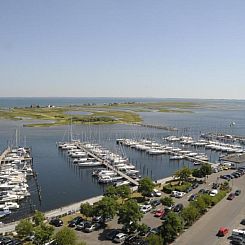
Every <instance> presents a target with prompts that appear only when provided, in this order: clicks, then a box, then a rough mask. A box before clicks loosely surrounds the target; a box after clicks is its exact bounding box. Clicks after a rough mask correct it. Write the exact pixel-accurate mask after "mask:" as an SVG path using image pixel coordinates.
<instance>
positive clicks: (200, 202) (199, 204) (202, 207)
mask: <svg viewBox="0 0 245 245" xmlns="http://www.w3.org/2000/svg"><path fill="white" fill-rule="evenodd" d="M191 205H193V206H194V207H196V208H197V210H198V212H199V213H200V214H204V213H205V212H206V210H207V207H208V205H207V204H206V203H205V201H204V199H203V198H202V196H200V197H198V198H197V199H196V200H195V202H192V204H191Z"/></svg>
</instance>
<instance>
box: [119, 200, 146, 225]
mask: <svg viewBox="0 0 245 245" xmlns="http://www.w3.org/2000/svg"><path fill="white" fill-rule="evenodd" d="M142 217H143V214H142V213H141V212H140V208H139V205H138V203H137V202H136V201H134V200H128V201H126V202H125V203H124V204H122V205H121V206H120V208H119V212H118V223H119V224H123V225H124V226H125V228H126V229H131V228H132V227H136V226H137V225H138V222H139V221H140V220H141V218H142Z"/></svg>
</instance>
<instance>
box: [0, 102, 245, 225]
mask: <svg viewBox="0 0 245 245" xmlns="http://www.w3.org/2000/svg"><path fill="white" fill-rule="evenodd" d="M159 101H179V102H181V101H184V102H198V103H200V104H202V106H201V108H195V109H192V110H191V111H192V113H164V112H156V111H151V112H140V113H139V114H140V116H141V117H142V119H143V122H144V123H145V124H151V125H160V126H169V127H175V128H177V129H178V130H177V131H166V130H163V129H157V128H147V127H141V126H136V125H126V124H125V125H121V124H118V125H117V124H116V125H97V126H95V125H73V135H74V137H75V138H78V139H80V140H81V141H83V142H85V141H86V142H92V143H97V144H100V145H101V146H103V147H105V148H107V149H109V150H110V151H112V152H114V153H118V154H120V155H122V156H124V157H128V158H129V161H130V162H131V163H132V164H134V165H135V166H136V169H138V170H139V171H140V174H141V175H142V176H148V177H150V178H152V179H153V180H159V179H162V178H165V177H168V176H170V175H173V174H174V173H175V172H176V170H178V169H179V168H181V167H183V166H188V167H190V168H193V167H194V166H193V164H192V163H190V162H187V161H185V160H180V161H171V160H169V156H168V155H161V156H149V155H147V154H146V153H144V152H139V151H136V150H135V149H132V148H128V147H125V146H122V145H118V144H116V139H118V138H129V139H143V138H144V139H152V140H155V141H157V142H159V143H163V138H164V137H167V136H169V135H176V136H182V135H188V136H192V137H194V138H195V139H199V138H200V135H201V134H202V133H208V132H213V133H224V134H231V135H238V136H245V123H244V122H245V113H244V109H245V101H244V100H199V99H161V98H0V108H3V109H6V108H13V107H29V106H30V105H40V106H47V105H55V106H64V105H81V104H88V103H90V104H91V103H94V104H107V103H121V102H159ZM188 110H189V109H188ZM81 113H83V112H81ZM25 123H27V122H26V121H25V120H18V121H10V120H3V119H2V120H0V151H3V150H4V149H5V148H6V147H7V146H8V145H11V144H14V142H15V137H16V133H15V132H16V130H18V139H19V145H22V146H23V145H25V146H29V147H31V152H32V157H33V163H34V165H33V167H34V170H35V172H36V173H37V181H35V180H34V179H33V178H31V179H30V180H29V182H28V183H29V186H30V192H31V197H30V198H26V199H25V200H24V201H22V202H21V208H20V209H19V210H18V211H16V212H14V213H13V214H11V215H10V216H8V217H7V218H6V219H5V220H3V222H8V221H14V220H16V219H19V218H22V217H25V216H27V215H29V214H30V213H32V212H33V211H34V210H36V209H38V210H41V211H44V212H45V211H48V210H52V209H56V208H60V207H62V206H65V205H68V204H71V203H75V202H79V201H82V200H85V199H88V198H91V197H94V196H97V195H101V194H103V192H104V191H105V188H106V186H105V185H100V184H98V183H97V181H96V179H95V178H94V177H92V171H93V169H91V168H79V167H78V166H76V165H75V164H73V163H72V161H71V160H70V159H69V158H68V157H67V155H66V154H65V153H64V152H62V151H60V150H58V148H57V144H56V143H57V142H59V141H64V140H67V138H68V132H69V126H56V127H41V128H32V127H23V124H25ZM193 150H196V151H200V152H205V153H206V154H207V155H208V156H209V160H210V161H211V162H215V161H217V160H218V158H219V155H218V153H217V152H211V151H205V150H204V149H193ZM38 188H39V190H40V194H41V195H39V193H38V191H37V190H38Z"/></svg>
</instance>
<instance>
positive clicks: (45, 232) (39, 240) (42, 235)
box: [34, 224, 54, 244]
mask: <svg viewBox="0 0 245 245" xmlns="http://www.w3.org/2000/svg"><path fill="white" fill-rule="evenodd" d="M34 233H35V244H44V243H45V242H48V241H49V240H50V239H51V237H52V235H53V233H54V228H53V227H52V226H50V225H46V224H41V225H39V226H37V227H35V229H34Z"/></svg>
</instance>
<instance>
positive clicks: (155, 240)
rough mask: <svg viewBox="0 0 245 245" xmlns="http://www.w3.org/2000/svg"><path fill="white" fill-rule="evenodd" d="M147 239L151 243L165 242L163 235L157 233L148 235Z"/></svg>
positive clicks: (159, 244)
mask: <svg viewBox="0 0 245 245" xmlns="http://www.w3.org/2000/svg"><path fill="white" fill-rule="evenodd" d="M146 240H147V241H148V243H147V244H149V245H162V244H163V239H162V237H161V236H159V235H156V234H151V235H150V236H148V237H147V239H146Z"/></svg>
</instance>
